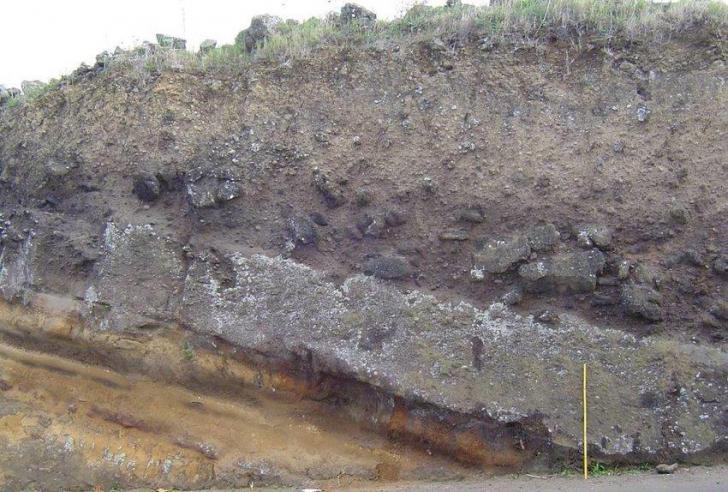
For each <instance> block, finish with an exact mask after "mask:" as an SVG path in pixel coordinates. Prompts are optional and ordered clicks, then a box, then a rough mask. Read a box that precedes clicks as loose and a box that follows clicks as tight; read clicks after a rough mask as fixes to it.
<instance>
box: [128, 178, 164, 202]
mask: <svg viewBox="0 0 728 492" xmlns="http://www.w3.org/2000/svg"><path fill="white" fill-rule="evenodd" d="M133 192H134V194H135V195H136V196H137V198H139V199H140V200H141V201H143V202H153V201H154V200H156V199H157V198H159V194H160V193H161V187H160V185H159V180H158V179H157V177H156V176H155V175H153V174H149V173H145V174H138V175H136V176H134V188H133Z"/></svg>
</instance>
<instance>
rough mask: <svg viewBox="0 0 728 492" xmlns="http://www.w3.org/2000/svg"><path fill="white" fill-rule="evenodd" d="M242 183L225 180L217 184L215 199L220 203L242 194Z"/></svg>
mask: <svg viewBox="0 0 728 492" xmlns="http://www.w3.org/2000/svg"><path fill="white" fill-rule="evenodd" d="M240 193H241V189H240V184H238V183H236V182H235V181H230V180H224V181H222V182H220V183H218V185H217V189H216V190H215V200H216V201H217V202H219V203H222V202H228V201H230V200H233V199H235V198H237V197H239V196H240Z"/></svg>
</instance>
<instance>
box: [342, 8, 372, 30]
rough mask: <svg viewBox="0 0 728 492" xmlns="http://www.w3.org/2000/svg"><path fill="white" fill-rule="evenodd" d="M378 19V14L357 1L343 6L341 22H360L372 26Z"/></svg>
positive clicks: (362, 24)
mask: <svg viewBox="0 0 728 492" xmlns="http://www.w3.org/2000/svg"><path fill="white" fill-rule="evenodd" d="M376 20H377V14H375V13H374V12H372V11H371V10H367V9H365V8H364V7H362V6H360V5H357V4H355V3H347V4H346V5H344V6H343V7H341V22H342V23H344V24H359V25H361V26H365V27H371V26H373V25H374V23H375V22H376Z"/></svg>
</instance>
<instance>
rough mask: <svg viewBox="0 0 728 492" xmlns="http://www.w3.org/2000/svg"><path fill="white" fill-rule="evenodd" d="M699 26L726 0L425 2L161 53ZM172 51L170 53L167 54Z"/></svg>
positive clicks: (227, 55) (654, 31)
mask: <svg viewBox="0 0 728 492" xmlns="http://www.w3.org/2000/svg"><path fill="white" fill-rule="evenodd" d="M695 29H701V30H705V31H706V34H712V35H714V36H717V37H719V38H720V37H722V36H723V35H724V34H728V4H726V3H723V2H722V1H719V0H681V1H676V2H671V3H654V2H652V1H650V0H504V1H503V3H502V4H499V5H495V6H492V7H490V6H481V7H475V6H470V5H461V6H457V7H450V8H448V7H429V6H425V5H415V6H414V7H413V8H412V9H410V10H409V11H408V12H407V13H406V14H405V15H404V16H403V17H401V18H398V19H395V20H392V21H377V22H376V24H375V25H374V26H373V27H369V28H363V27H360V26H356V25H354V26H352V25H343V26H342V25H340V23H339V22H338V19H337V18H336V17H335V16H331V17H329V18H326V19H317V18H312V19H309V20H307V21H305V22H303V23H297V24H289V23H286V24H283V25H281V26H280V27H279V28H278V31H277V32H276V33H275V34H274V35H272V36H271V37H269V38H268V39H267V40H266V41H265V42H264V43H263V44H262V45H261V46H259V47H258V49H257V50H256V51H255V52H254V53H253V54H252V55H251V54H248V53H245V51H244V50H242V49H241V48H240V47H238V46H234V45H228V46H223V47H220V48H217V49H214V50H212V51H211V52H209V53H208V54H206V55H204V56H195V55H192V54H191V53H186V52H181V53H180V52H177V53H169V52H168V53H166V54H165V55H164V56H165V57H166V59H165V60H159V61H160V62H163V63H164V62H168V61H170V60H169V58H172V60H171V61H172V62H173V63H174V62H176V63H178V64H180V65H187V64H189V63H192V64H194V65H196V66H198V67H200V68H213V67H215V66H226V65H230V64H233V65H236V64H239V63H244V62H249V61H253V60H255V59H263V60H274V61H280V62H286V61H289V60H292V59H296V58H305V57H307V56H310V55H312V54H313V53H314V52H315V51H316V49H317V48H320V47H322V46H352V47H353V46H359V47H361V46H362V45H364V46H366V45H370V46H381V47H385V46H387V45H391V44H399V43H402V44H406V42H407V41H408V40H416V39H427V38H430V39H431V38H433V37H440V38H443V39H444V40H445V41H446V42H452V41H459V42H462V43H465V42H467V41H473V40H478V39H480V40H485V39H486V38H487V40H488V42H503V41H515V42H523V41H526V42H538V41H539V40H542V39H544V38H545V37H547V36H552V35H554V34H556V35H558V36H560V37H566V38H571V39H574V40H576V41H577V43H578V42H579V39H580V37H584V38H588V39H589V40H602V41H604V42H609V41H610V40H613V39H615V38H616V39H624V40H642V41H653V42H661V41H665V40H668V39H669V38H670V37H671V36H674V35H677V34H680V33H683V32H686V31H689V30H695ZM175 57H176V58H177V59H176V60H175V59H174V58H175Z"/></svg>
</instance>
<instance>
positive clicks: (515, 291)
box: [500, 287, 523, 306]
mask: <svg viewBox="0 0 728 492" xmlns="http://www.w3.org/2000/svg"><path fill="white" fill-rule="evenodd" d="M522 300H523V289H522V288H520V287H514V288H512V289H511V290H509V291H508V292H506V293H505V294H503V295H502V296H501V298H500V301H501V302H502V303H503V304H505V305H506V306H514V305H516V304H518V303H520V302H521V301H522Z"/></svg>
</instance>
